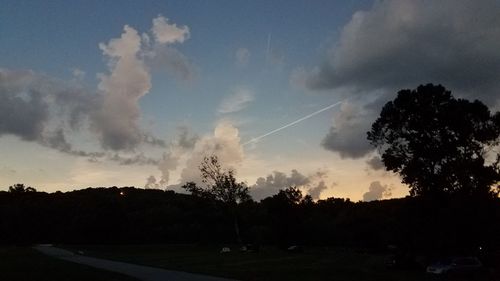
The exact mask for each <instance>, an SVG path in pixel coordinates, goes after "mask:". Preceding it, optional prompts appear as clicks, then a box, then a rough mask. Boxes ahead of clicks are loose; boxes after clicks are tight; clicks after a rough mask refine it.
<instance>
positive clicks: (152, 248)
mask: <svg viewBox="0 0 500 281" xmlns="http://www.w3.org/2000/svg"><path fill="white" fill-rule="evenodd" d="M66 248H68V249H72V250H83V251H84V252H85V254H86V255H90V256H96V257H102V258H106V259H112V260H119V261H126V262H131V263H136V264H143V265H150V266H156V267H163V268H166V269H173V270H180V271H187V272H196V273H204V274H208V275H213V276H222V277H231V278H235V279H239V280H244V281H257V280H259V281H267V280H288V281H299V280H336V281H351V280H370V281H377V280H380V281H390V280H398V281H400V280H408V281H412V280H415V281H416V280H419V281H420V280H442V279H440V278H437V277H435V276H429V275H427V274H425V273H424V272H423V271H403V270H392V269H387V268H386V266H385V260H386V256H384V255H377V254H368V253H358V252H355V251H352V250H345V249H325V248H315V249H306V251H305V252H304V253H300V254H290V253H287V252H285V251H282V250H279V249H276V248H272V247H265V248H263V249H261V251H260V252H259V253H241V252H238V251H233V252H230V253H225V254H220V253H219V250H220V247H215V246H196V245H126V246H67V247H66Z"/></svg>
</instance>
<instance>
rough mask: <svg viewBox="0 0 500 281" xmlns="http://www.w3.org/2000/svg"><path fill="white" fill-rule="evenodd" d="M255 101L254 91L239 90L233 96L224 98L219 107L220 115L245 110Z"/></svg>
mask: <svg viewBox="0 0 500 281" xmlns="http://www.w3.org/2000/svg"><path fill="white" fill-rule="evenodd" d="M253 100H254V94H253V92H252V91H250V90H248V89H245V88H238V89H236V90H235V91H234V93H233V94H231V95H230V96H227V97H226V98H224V99H223V100H222V102H221V104H220V105H219V108H218V110H217V111H218V113H220V114H227V113H234V112H238V111H241V110H243V109H244V108H245V107H247V106H248V105H249V104H250V103H251V102H252V101H253Z"/></svg>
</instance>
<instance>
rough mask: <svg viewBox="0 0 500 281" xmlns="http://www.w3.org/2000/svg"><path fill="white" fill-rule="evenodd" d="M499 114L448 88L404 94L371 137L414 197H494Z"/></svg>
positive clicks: (383, 114)
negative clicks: (490, 160)
mask: <svg viewBox="0 0 500 281" xmlns="http://www.w3.org/2000/svg"><path fill="white" fill-rule="evenodd" d="M499 136H500V114H499V113H496V114H493V115H492V114H491V113H490V111H489V109H488V107H487V106H485V105H484V104H483V103H481V102H480V101H478V100H475V101H473V102H470V101H468V100H466V99H456V98H454V97H453V96H452V95H451V92H450V91H448V90H446V89H445V88H444V87H443V86H441V85H438V86H435V85H432V84H428V85H425V86H419V87H418V88H417V89H416V90H401V91H399V92H398V95H397V97H396V99H394V101H390V102H388V103H387V104H386V105H385V106H384V107H383V109H382V112H381V113H380V117H379V118H378V119H377V120H376V121H375V123H373V125H372V128H371V131H370V132H368V140H369V141H370V142H371V143H372V144H373V145H374V146H376V147H377V148H378V149H379V151H380V153H381V155H382V160H383V162H384V164H385V166H386V168H387V170H389V171H393V172H396V173H399V174H400V175H401V177H402V181H403V183H406V184H408V185H409V186H410V194H411V195H413V196H415V195H432V196H435V197H440V196H441V195H443V194H463V195H472V194H474V195H480V196H483V195H491V194H492V193H493V194H494V191H492V187H494V188H495V189H496V190H498V185H497V183H498V181H499V180H500V174H499V169H498V159H499V158H498V157H497V160H496V162H494V163H491V164H488V163H487V161H486V158H487V156H488V155H487V154H488V152H489V151H490V149H491V148H492V147H493V146H495V145H497V144H498V141H499Z"/></svg>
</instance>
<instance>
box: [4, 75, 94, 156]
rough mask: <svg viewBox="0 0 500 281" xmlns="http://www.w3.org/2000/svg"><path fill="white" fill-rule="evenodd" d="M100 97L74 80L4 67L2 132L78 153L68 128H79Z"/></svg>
mask: <svg viewBox="0 0 500 281" xmlns="http://www.w3.org/2000/svg"><path fill="white" fill-rule="evenodd" d="M97 102H98V99H97V98H96V96H95V95H92V93H89V92H88V91H86V90H85V89H83V88H81V87H79V86H78V85H75V84H73V83H68V82H63V81H60V80H57V79H54V78H50V77H48V76H45V75H42V74H38V73H35V72H33V71H16V70H8V69H0V136H1V135H4V134H10V135H15V136H17V137H19V138H21V139H22V140H24V141H31V142H36V143H38V144H40V145H43V146H46V147H50V148H53V149H56V150H59V151H61V152H65V153H70V154H74V155H79V154H83V153H85V152H83V151H76V150H73V148H72V146H71V144H70V143H69V142H68V141H67V140H66V133H67V132H75V131H77V130H78V129H79V128H80V126H81V124H82V123H84V122H85V120H86V118H87V117H88V115H89V113H90V112H92V109H93V108H94V106H95V104H97Z"/></svg>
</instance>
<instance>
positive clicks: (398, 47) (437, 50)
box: [309, 0, 500, 98]
mask: <svg viewBox="0 0 500 281" xmlns="http://www.w3.org/2000/svg"><path fill="white" fill-rule="evenodd" d="M499 9H500V4H499V3H498V2H497V1H494V0H480V1H469V0H459V1H457V0H445V1H424V0H421V1H413V0H397V1H396V0H392V1H377V2H375V4H374V6H373V7H372V8H371V10H368V11H359V12H356V13H355V14H354V15H353V16H352V19H351V21H350V22H349V23H348V24H347V25H346V26H344V28H343V30H342V32H341V35H340V38H339V41H338V43H337V44H336V46H335V47H334V48H332V49H331V50H330V53H329V56H328V59H327V61H325V62H324V63H323V64H322V65H321V66H320V67H319V68H318V69H317V70H316V71H315V72H314V73H313V74H312V75H311V77H310V79H309V86H310V87H311V88H315V89H333V88H337V87H345V86H349V87H353V88H361V89H368V90H372V89H377V88H389V89H396V88H401V87H410V88H413V87H415V86H416V85H418V84H421V83H427V82H434V83H441V84H443V85H446V86H448V87H451V88H452V89H453V90H459V91H464V92H468V91H474V92H477V90H480V89H483V90H484V89H489V90H492V89H496V88H498V86H499V84H500V82H499V80H498V76H497V73H498V72H499V71H500V53H499V52H498V51H497V50H498V49H500V29H498V28H497V27H498V26H500V17H498V10H499ZM476 94H479V93H476ZM491 94H493V93H492V92H489V93H485V97H486V96H488V95H491ZM495 94H496V93H495ZM497 97H498V96H496V95H495V98H497Z"/></svg>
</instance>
